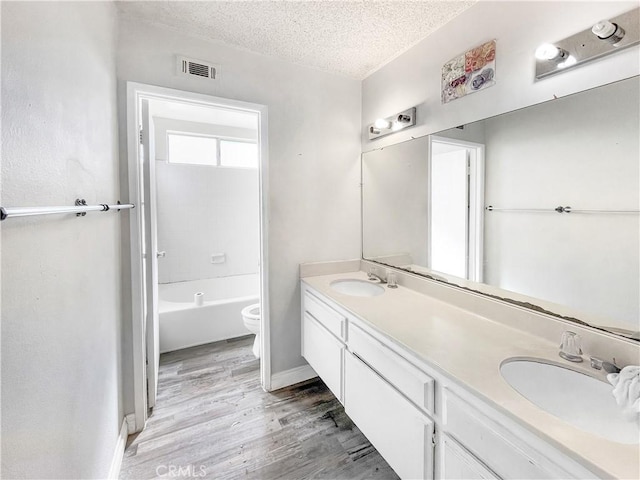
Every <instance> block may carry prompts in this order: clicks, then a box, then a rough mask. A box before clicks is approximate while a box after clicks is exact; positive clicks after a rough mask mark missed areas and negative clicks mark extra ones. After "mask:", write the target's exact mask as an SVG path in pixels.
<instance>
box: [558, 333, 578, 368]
mask: <svg viewBox="0 0 640 480" xmlns="http://www.w3.org/2000/svg"><path fill="white" fill-rule="evenodd" d="M559 355H560V356H561V357H562V358H564V359H565V360H569V361H570V362H581V361H582V356H581V355H582V339H581V338H580V335H578V334H577V333H575V332H570V331H566V332H563V333H562V340H561V343H560V353H559Z"/></svg>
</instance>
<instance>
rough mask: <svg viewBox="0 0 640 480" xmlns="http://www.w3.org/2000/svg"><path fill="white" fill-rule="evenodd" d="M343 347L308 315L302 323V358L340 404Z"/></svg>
mask: <svg viewBox="0 0 640 480" xmlns="http://www.w3.org/2000/svg"><path fill="white" fill-rule="evenodd" d="M343 355H344V345H343V344H342V343H341V342H340V341H339V340H338V339H337V338H335V337H334V336H333V335H332V334H331V333H329V331H328V330H327V329H325V328H324V327H323V326H322V325H320V323H318V321H317V320H316V319H315V318H313V317H312V316H311V315H309V314H308V313H305V314H304V319H303V321H302V356H303V357H304V358H305V359H306V360H307V362H309V365H311V367H313V369H314V370H315V371H316V373H317V374H318V376H319V377H320V378H321V379H322V381H323V382H324V383H325V384H326V385H327V387H329V390H331V391H332V392H333V394H334V395H335V396H336V398H337V399H338V400H340V402H342V403H344V402H343V398H342V363H343Z"/></svg>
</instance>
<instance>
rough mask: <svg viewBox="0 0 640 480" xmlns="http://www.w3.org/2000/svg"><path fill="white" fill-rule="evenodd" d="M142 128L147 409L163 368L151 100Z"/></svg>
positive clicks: (143, 113)
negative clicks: (161, 363)
mask: <svg viewBox="0 0 640 480" xmlns="http://www.w3.org/2000/svg"><path fill="white" fill-rule="evenodd" d="M140 113H141V115H140V118H141V123H142V125H140V129H141V130H140V133H141V134H140V144H141V148H140V151H141V156H140V168H141V169H142V185H141V189H142V199H143V205H142V208H143V212H142V215H143V218H144V230H143V242H142V245H143V252H142V259H143V260H142V262H143V266H144V272H143V275H144V279H143V288H144V297H145V299H144V301H145V305H144V312H145V317H144V318H145V341H146V346H147V352H146V353H147V396H148V397H147V407H148V408H152V407H153V406H154V405H155V404H156V395H157V392H158V368H159V365H160V346H159V332H158V330H159V325H158V258H157V256H156V252H157V250H158V234H157V233H158V231H157V225H156V181H155V179H156V172H155V148H154V144H153V142H152V141H151V139H152V138H154V135H153V122H151V117H150V115H149V101H148V100H145V99H143V100H142V102H141V112H140Z"/></svg>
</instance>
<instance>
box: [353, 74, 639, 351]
mask: <svg viewBox="0 0 640 480" xmlns="http://www.w3.org/2000/svg"><path fill="white" fill-rule="evenodd" d="M639 93H640V82H639V77H633V78H630V79H627V80H623V81H620V82H616V83H613V84H609V85H605V86H602V87H599V88H595V89H592V90H588V91H584V92H581V93H577V94H574V95H570V96H567V97H563V98H559V99H555V100H552V101H549V102H546V103H542V104H538V105H535V106H532V107H528V108H525V109H522V110H517V111H514V112H511V113H506V114H503V115H499V116H496V117H492V118H488V119H485V120H482V121H479V122H475V123H472V124H468V125H464V126H460V127H458V128H453V129H450V130H447V131H443V132H439V133H436V134H434V135H428V136H424V137H419V138H415V139H412V140H410V141H407V142H404V143H399V144H396V145H392V146H389V147H385V148H382V149H378V150H373V151H370V152H366V153H364V154H363V155H362V177H363V180H362V181H363V193H362V201H363V204H362V216H363V218H362V221H363V229H362V231H363V258H365V259H367V260H371V261H375V262H378V263H380V264H382V265H385V266H391V267H396V268H401V269H404V270H409V271H411V272H414V273H417V274H421V275H426V276H428V277H430V278H432V279H435V280H439V281H445V282H448V283H451V284H455V285H456V286H459V287H462V288H467V289H470V290H473V291H476V292H480V293H483V294H486V295H491V296H494V297H498V298H502V299H505V300H507V301H509V302H513V303H516V304H519V305H522V306H525V307H528V308H533V309H536V310H539V311H545V312H547V313H551V314H553V315H556V316H559V317H564V318H565V319H567V320H573V321H577V322H580V323H587V324H589V325H591V326H594V327H596V328H600V329H604V330H607V331H609V332H611V333H615V334H619V335H622V336H625V337H627V338H633V339H635V340H640V333H639V330H640V258H639V256H640V215H639V209H640V148H639V143H640V140H639V132H640V119H639V117H640V115H639V114H640V107H639V105H640V99H639Z"/></svg>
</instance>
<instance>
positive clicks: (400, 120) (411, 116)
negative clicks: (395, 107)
mask: <svg viewBox="0 0 640 480" xmlns="http://www.w3.org/2000/svg"><path fill="white" fill-rule="evenodd" d="M415 124H416V107H412V108H409V109H408V110H404V111H403V112H399V113H396V114H395V115H391V116H390V117H386V118H379V119H377V120H376V121H375V122H374V123H372V124H371V125H369V126H368V127H367V132H368V133H369V140H373V139H374V138H378V137H382V136H384V135H389V134H390V133H395V132H398V131H400V130H403V129H405V128H408V127H412V126H414V125H415Z"/></svg>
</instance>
